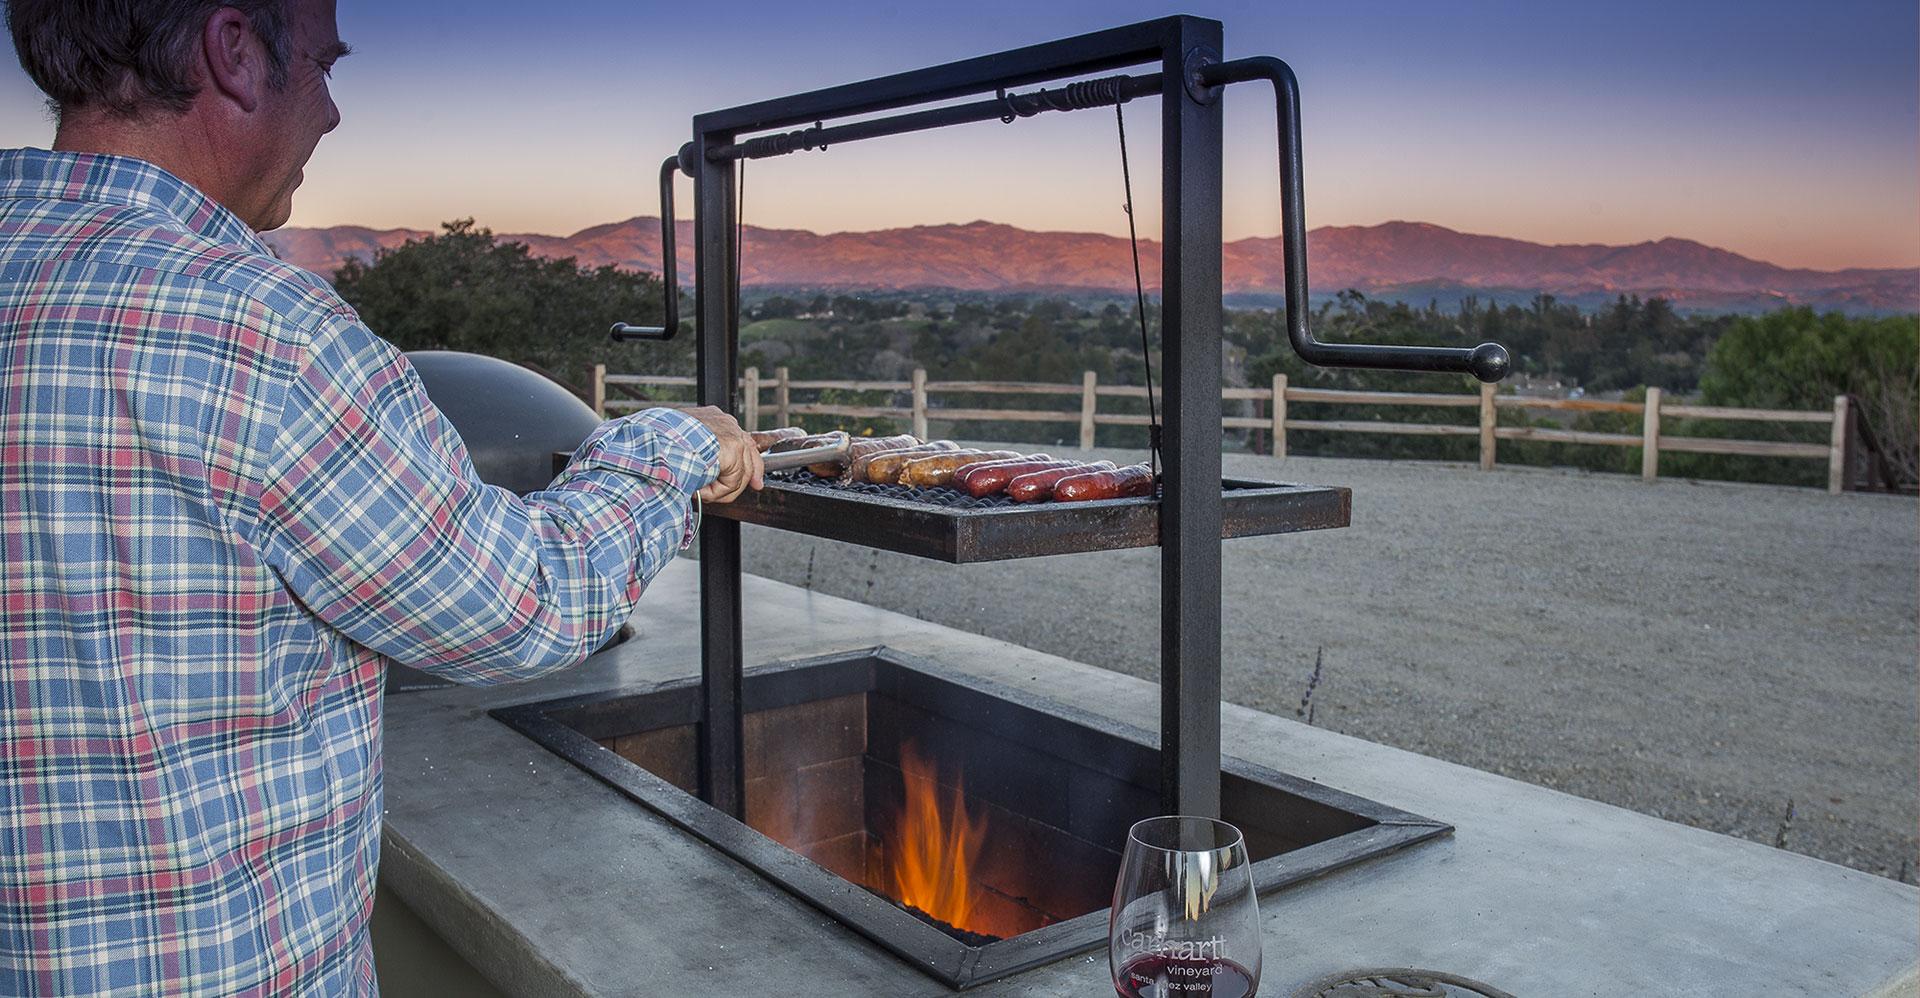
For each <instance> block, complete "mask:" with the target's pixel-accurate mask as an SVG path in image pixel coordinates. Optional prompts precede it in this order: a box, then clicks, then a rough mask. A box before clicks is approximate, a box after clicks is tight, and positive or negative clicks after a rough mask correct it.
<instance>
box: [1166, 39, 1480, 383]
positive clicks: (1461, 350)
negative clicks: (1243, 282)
mask: <svg viewBox="0 0 1920 998" xmlns="http://www.w3.org/2000/svg"><path fill="white" fill-rule="evenodd" d="M1197 73H1198V82H1199V83H1200V84H1202V85H1204V86H1208V87H1217V86H1221V85H1224V84H1228V83H1244V82H1246V81H1249V80H1270V81H1272V83H1273V94H1274V105H1275V108H1274V112H1275V114H1276V115H1277V117H1278V118H1279V132H1280V230H1281V244H1282V246H1283V247H1284V248H1285V251H1286V294H1287V340H1288V341H1289V342H1290V343H1292V344H1293V350H1294V352H1295V353H1297V354H1299V355H1300V359H1301V360H1304V361H1306V362H1307V363H1309V364H1317V365H1319V366H1321V367H1360V368H1371V369H1376V370H1388V371H1442V372H1458V373H1463V374H1471V375H1473V376H1474V377H1476V378H1478V379H1480V380H1481V381H1485V382H1494V381H1499V380H1500V379H1501V378H1504V377H1506V376H1507V371H1508V370H1509V369H1510V368H1511V367H1512V364H1513V361H1512V358H1511V357H1509V356H1508V354H1507V348H1506V347H1503V346H1501V345H1500V344H1498V343H1482V344H1480V345H1479V346H1477V347H1473V348H1471V349H1469V348H1466V347H1412V346H1383V345H1373V344H1364V343H1321V342H1319V341H1317V340H1315V339H1314V338H1313V333H1312V331H1311V330H1309V329H1308V328H1307V327H1308V322H1307V320H1308V316H1309V315H1310V314H1311V312H1310V310H1309V309H1308V308H1307V224H1306V200H1305V197H1304V196H1303V195H1302V194H1301V177H1302V173H1303V171H1302V169H1301V166H1300V84H1299V81H1297V80H1295V79H1294V76H1293V70H1292V69H1291V68H1289V67H1288V66H1287V64H1286V63H1284V62H1281V61H1280V60H1278V59H1275V58H1273V57H1272V56H1255V57H1254V58H1251V59H1236V60H1234V61H1232V62H1217V63H1210V64H1207V65H1202V66H1200V67H1198V69H1197Z"/></svg>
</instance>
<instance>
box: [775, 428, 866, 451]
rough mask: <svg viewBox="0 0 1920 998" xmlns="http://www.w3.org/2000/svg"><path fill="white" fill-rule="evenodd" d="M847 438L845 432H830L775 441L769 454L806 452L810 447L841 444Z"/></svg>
mask: <svg viewBox="0 0 1920 998" xmlns="http://www.w3.org/2000/svg"><path fill="white" fill-rule="evenodd" d="M846 436H847V431H845V430H828V431H827V432H825V433H815V434H812V435H810V436H805V437H788V438H786V439H785V440H776V441H774V442H773V446H771V447H768V448H767V453H769V454H785V453H786V452H787V451H790V450H806V449H807V448H809V447H820V446H823V445H826V444H833V443H839V442H840V441H842V440H844V439H846Z"/></svg>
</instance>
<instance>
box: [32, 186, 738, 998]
mask: <svg viewBox="0 0 1920 998" xmlns="http://www.w3.org/2000/svg"><path fill="white" fill-rule="evenodd" d="M718 456H719V455H718V446H717V443H716V441H715V438H714V437H713V435H712V433H711V432H710V431H708V430H707V429H706V428H705V427H703V426H701V425H700V424H699V423H698V422H697V421H696V420H693V419H692V418H691V417H688V416H686V415H684V414H681V413H676V412H672V411H669V410H652V411H649V412H646V413H641V414H639V415H637V416H632V417H628V418H626V419H622V420H618V421H615V422H612V423H608V424H607V425H605V426H603V427H602V428H601V429H600V430H599V431H597V432H596V433H595V434H594V435H593V436H592V437H591V438H590V439H589V440H588V441H587V442H586V443H585V444H583V445H582V447H581V449H580V451H579V452H578V453H577V454H576V455H575V457H574V461H573V463H572V465H571V466H570V467H569V468H568V469H567V471H566V472H565V473H564V474H563V475H562V476H561V477H560V478H559V479H557V480H556V481H555V483H554V484H553V486H552V487H551V488H550V490H549V491H546V492H541V493H537V494H535V495H532V496H528V497H526V498H524V499H523V498H521V497H517V496H514V495H512V494H510V493H508V492H506V491H505V490H502V489H498V488H493V487H489V486H486V485H483V484H482V483H481V482H480V481H479V479H478V478H477V477H476V476H475V474H474V471H473V467H472V464H471V462H470V461H469V460H468V459H467V455H466V451H465V449H464V447H463V446H462V444H461V442H460V439H459V437H458V435H457V434H456V433H455V432H454V431H453V429H452V427H451V426H450V425H449V424H448V423H447V422H446V421H445V419H444V418H443V417H442V416H441V415H440V414H439V412H438V411H437V410H435V409H434V407H433V406H432V405H431V404H430V403H429V402H428V401H427V398H426V395H425V393H424V392H423V390H422V389H421V386H420V383H419V381H418V379H417V378H416V377H415V375H414V373H413V371H412V369H411V368H410V367H409V366H408V365H407V363H406V362H405V361H404V360H403V359H402V358H401V356H400V355H399V353H398V352H396V351H395V350H394V348H393V347H392V346H390V345H389V344H387V343H386V342H384V341H382V340H381V339H379V338H378V337H376V336H375V335H374V334H373V333H371V332H369V331H368V330H367V329H366V327H365V326H363V325H361V323H360V321H359V319H358V317H357V316H355V314H354V313H353V311H352V309H350V308H349V307H348V306H347V305H346V304H345V303H343V302H342V301H341V300H340V299H339V297H338V296H336V295H335V294H334V292H333V290H332V289H331V288H330V287H328V286H327V284H326V283H325V282H323V281H321V280H320V279H318V278H316V277H314V276H313V275H311V274H309V273H307V272H305V271H303V270H300V269H298V268H296V267H293V266H290V265H288V264H285V263H282V262H281V261H278V260H276V259H274V258H273V257H272V255H271V253H270V252H269V251H268V250H267V249H266V247H265V245H264V244H262V243H261V242H260V241H259V239H258V238H257V237H256V236H255V235H254V234H253V233H252V232H250V231H249V230H248V229H247V228H246V226H245V225H244V224H242V223H241V222H240V220H239V219H238V218H236V217H234V216H233V215H232V214H231V213H229V212H228V211H227V210H226V209H224V208H222V207H220V206H219V205H217V204H215V203H214V202H212V201H210V200H208V199H207V198H206V197H205V196H204V195H202V194H200V193H199V192H198V191H196V190H194V189H193V188H192V187H190V186H188V185H186V184H184V183H182V182H181V181H179V180H177V179H176V178H174V177H172V176H171V175H169V174H167V173H165V172H164V171H161V170H159V169H157V168H155V167H153V166H151V165H149V164H146V163H143V162H140V161H138V160H133V159H125V158H120V157H112V156H90V155H70V154H58V153H48V152H43V151H40V150H13V151H7V152H0V993H4V994H7V995H62V996H72V995H95V994H118V995H153V994H192V995H214V994H218V995H267V994H275V995H279V994H289V995H290V994H328V995H335V994H372V993H373V992H374V990H375V986H374V982H373V970H372V956H371V949H370V947H369V943H368V934H367V928H366V927H367V916H368V912H369V911H370V909H371V906H372V895H373V884H374V872H375V863H376V860H377V857H378V848H379V830H380V696H381V686H382V682H383V678H384V673H385V665H386V662H387V661H388V660H389V659H392V660H397V661H401V662H405V663H408V664H412V665H416V666H419V667H421V668H424V669H427V670H429V671H432V672H435V673H438V674H440V675H444V676H449V677H452V678H455V679H458V680H461V681H465V682H479V683H486V682H497V681H504V680H511V679H521V678H528V677H531V676H535V675H538V674H541V673H543V672H548V671H551V670H554V669H558V668H561V667H564V666H566V665H569V664H572V663H574V662H577V661H579V660H580V659H581V658H583V657H585V656H586V655H587V654H588V653H589V652H590V651H592V649H594V648H595V647H597V646H598V645H599V644H600V643H601V642H602V641H603V640H604V639H606V638H607V637H608V636H609V635H610V634H611V633H612V632H613V631H615V630H616V629H617V628H618V627H619V626H620V624H621V623H622V621H624V620H625V619H626V617H627V616H628V614H629V613H630V612H631V610H632V608H633V605H634V602H635V601H636V600H637V599H638V598H639V596H640V591H641V589H642V587H643V586H644V585H645V583H646V580H647V579H649V578H651V577H652V576H653V574H654V573H655V572H656V571H658V570H659V568H660V567H661V566H662V565H664V564H665V563H666V561H667V560H668V559H670V558H671V557H672V556H673V554H674V551H675V550H676V548H677V547H678V546H679V544H680V543H681V541H682V540H683V539H684V537H685V534H686V531H687V530H688V529H690V527H689V515H688V497H689V495H690V494H691V493H692V492H693V491H695V490H697V489H698V488H700V487H701V486H703V485H705V484H706V483H708V482H709V481H711V480H712V478H713V477H714V474H715V471H716V468H717V461H718Z"/></svg>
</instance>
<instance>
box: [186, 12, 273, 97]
mask: <svg viewBox="0 0 1920 998" xmlns="http://www.w3.org/2000/svg"><path fill="white" fill-rule="evenodd" d="M200 45H201V50H202V52H203V53H204V57H205V62H204V65H205V66H206V71H207V80H206V82H207V83H208V84H210V85H212V87H213V89H214V90H215V91H217V92H218V96H221V97H224V98H226V99H227V100H230V101H232V102H234V103H235V104H236V105H238V106H239V108H240V110H242V111H246V112H249V113H251V112H252V111H253V109H254V108H255V107H257V106H258V105H259V103H260V97H261V95H262V93H264V92H265V90H266V87H267V67H266V62H265V50H264V49H263V47H262V46H261V44H260V40H259V39H258V38H255V37H254V34H253V24H252V22H250V21H248V20H247V15H245V14H242V13H241V12H239V11H237V10H234V9H233V8H232V7H221V8H220V9H218V10H216V11H214V12H213V13H212V14H210V15H208V17H207V23H206V24H205V25H203V26H202V28H201V31H200Z"/></svg>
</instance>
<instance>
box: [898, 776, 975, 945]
mask: <svg viewBox="0 0 1920 998" xmlns="http://www.w3.org/2000/svg"><path fill="white" fill-rule="evenodd" d="M900 772H901V773H902V775H904V776H905V777H906V798H905V801H906V803H905V807H904V808H903V810H902V814H901V816H900V830H899V834H898V837H897V838H896V840H895V842H894V843H893V849H892V860H893V862H892V863H891V866H892V867H893V886H894V893H895V897H896V898H897V899H898V900H900V901H901V902H903V903H906V904H910V905H912V906H913V907H915V908H918V909H920V910H921V911H923V912H925V913H927V914H929V915H932V916H933V917H934V918H937V919H939V920H941V921H943V922H945V923H947V924H948V925H951V926H954V927H956V928H961V929H973V927H972V926H970V925H969V924H968V921H969V920H970V919H971V918H972V917H973V909H974V906H975V905H976V904H978V903H979V901H980V888H979V886H978V885H977V884H975V883H973V879H972V877H971V876H970V875H969V873H968V868H969V867H971V866H972V865H973V862H974V860H975V859H976V858H977V857H978V856H979V854H980V843H981V841H982V840H983V839H984V837H985V836H986V831H987V829H986V824H985V823H984V822H980V823H976V822H975V821H974V820H973V818H972V816H971V815H969V814H968V813H967V808H966V802H965V798H964V795H963V794H962V791H961V785H960V781H959V779H958V778H957V777H956V778H955V779H954V785H953V792H952V795H951V803H950V804H949V805H948V806H946V807H945V808H942V807H941V802H940V799H939V798H940V782H939V778H938V777H939V773H938V770H937V769H936V768H935V767H934V764H933V763H932V762H930V761H929V760H928V759H927V758H926V757H925V756H922V755H921V754H920V753H919V751H918V750H917V749H916V748H915V747H914V746H913V744H912V743H907V744H905V745H902V746H901V747H900ZM974 931H978V930H974Z"/></svg>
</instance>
